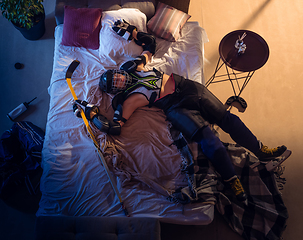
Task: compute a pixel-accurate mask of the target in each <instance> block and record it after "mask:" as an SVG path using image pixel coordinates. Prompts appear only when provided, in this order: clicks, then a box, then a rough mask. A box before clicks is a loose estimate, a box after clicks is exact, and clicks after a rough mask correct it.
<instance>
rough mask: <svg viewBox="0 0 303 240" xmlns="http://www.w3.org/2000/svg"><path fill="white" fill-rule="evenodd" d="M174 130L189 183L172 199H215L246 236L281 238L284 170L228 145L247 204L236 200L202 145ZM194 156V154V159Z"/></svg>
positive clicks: (284, 212) (265, 239) (267, 239)
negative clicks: (272, 169)
mask: <svg viewBox="0 0 303 240" xmlns="http://www.w3.org/2000/svg"><path fill="white" fill-rule="evenodd" d="M171 133H172V137H173V139H174V140H175V144H176V146H177V147H178V149H179V151H180V153H181V155H182V157H183V162H182V165H181V169H182V171H183V172H184V173H185V174H186V177H187V179H188V185H189V186H188V187H186V188H182V189H178V190H177V191H176V192H175V193H174V194H173V195H172V196H171V199H170V200H172V201H177V202H180V203H183V204H186V203H189V202H200V201H201V202H205V201H215V202H216V207H217V210H218V211H219V213H220V214H222V215H223V217H224V218H225V220H226V221H227V223H228V224H229V226H230V227H231V228H232V229H233V230H234V231H235V232H237V233H238V234H240V235H241V236H242V237H243V238H244V239H248V240H278V239H280V238H281V235H282V232H283V230H284V229H285V227H286V220H287V218H288V212H287V208H286V207H285V205H284V203H283V199H282V196H281V193H280V191H279V187H280V188H281V187H283V184H284V183H285V179H283V178H281V174H283V172H282V173H281V172H280V173H278V172H277V171H276V172H268V171H267V170H266V167H265V165H264V164H262V163H261V164H256V163H257V162H259V160H258V159H257V158H256V157H255V156H254V155H252V154H250V153H249V152H248V151H247V150H246V149H244V148H242V147H240V146H237V145H235V144H225V145H226V148H227V150H228V152H229V154H230V157H231V159H232V162H233V165H234V167H235V170H236V173H237V175H238V177H239V178H240V179H241V182H242V185H243V187H244V189H245V191H246V192H247V194H248V205H245V204H244V203H242V202H238V201H237V199H236V197H235V194H234V193H233V192H232V190H231V189H230V187H229V186H228V185H227V184H226V183H224V181H222V179H221V177H220V175H219V174H218V173H217V172H216V171H215V170H214V168H213V167H212V165H211V164H210V162H209V161H208V160H207V159H206V157H205V156H204V155H203V153H202V152H201V150H200V149H201V148H200V147H199V146H195V145H194V144H189V146H190V148H189V147H188V146H187V144H186V142H184V139H182V134H180V133H179V134H176V133H175V132H173V131H172V130H171ZM181 139H182V140H181ZM191 155H192V156H194V157H193V158H191ZM193 159H195V160H193ZM256 165H257V166H256ZM255 166H256V167H255Z"/></svg>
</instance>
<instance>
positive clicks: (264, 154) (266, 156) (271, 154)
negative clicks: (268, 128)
mask: <svg viewBox="0 0 303 240" xmlns="http://www.w3.org/2000/svg"><path fill="white" fill-rule="evenodd" d="M286 150H287V147H286V146H284V145H282V146H280V147H276V148H268V147H267V146H265V145H263V144H262V143H260V150H259V151H258V152H257V153H256V156H257V157H258V158H259V160H260V161H262V160H271V159H274V158H277V157H279V156H281V155H282V154H283V153H284V152H285V151H286Z"/></svg>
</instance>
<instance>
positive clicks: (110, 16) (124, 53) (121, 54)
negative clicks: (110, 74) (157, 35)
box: [99, 8, 146, 67]
mask: <svg viewBox="0 0 303 240" xmlns="http://www.w3.org/2000/svg"><path fill="white" fill-rule="evenodd" d="M121 19H124V20H125V21H127V22H128V23H130V24H131V25H135V26H136V27H137V30H138V31H140V32H146V15H145V14H144V13H142V12H141V11H139V10H138V9H132V8H123V9H120V10H116V11H104V12H103V13H102V19H101V24H102V27H101V30H100V47H99V55H100V58H101V61H102V62H105V61H106V63H107V65H111V67H119V65H120V64H121V63H123V62H125V61H127V60H129V58H133V57H136V56H138V55H140V54H141V53H142V51H143V49H142V47H140V46H138V45H137V44H136V43H135V42H134V40H131V41H128V40H125V39H123V38H122V37H120V36H119V35H118V34H117V33H116V32H115V31H114V30H113V29H112V27H113V25H114V22H115V21H117V20H121ZM110 63H111V64H110Z"/></svg>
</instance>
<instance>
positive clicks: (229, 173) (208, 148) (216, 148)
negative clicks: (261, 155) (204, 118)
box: [194, 126, 247, 201]
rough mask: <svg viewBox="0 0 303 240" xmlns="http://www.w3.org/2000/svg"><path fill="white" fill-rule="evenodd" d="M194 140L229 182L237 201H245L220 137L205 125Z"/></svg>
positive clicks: (240, 185) (243, 192)
mask: <svg viewBox="0 0 303 240" xmlns="http://www.w3.org/2000/svg"><path fill="white" fill-rule="evenodd" d="M194 140H195V141H196V142H197V143H198V144H199V145H200V146H201V149H202V151H203V153H204V155H205V156H206V157H207V158H208V159H209V160H210V161H211V163H212V164H213V166H214V168H215V169H216V171H217V172H218V173H219V174H220V175H221V177H222V178H223V180H224V181H225V182H228V183H229V184H230V186H231V188H232V190H233V191H234V193H235V195H236V197H237V199H238V200H239V201H246V199H247V195H246V193H245V190H244V189H243V186H242V184H241V182H240V180H239V178H238V177H237V175H236V172H235V169H234V166H233V165H232V162H231V159H230V157H229V155H228V152H227V150H226V148H225V146H224V145H223V144H222V142H221V141H220V139H219V138H218V137H217V136H215V134H214V133H213V132H212V130H211V129H210V128H209V127H208V126H207V127H204V128H202V129H200V131H199V132H197V133H196V134H195V137H194Z"/></svg>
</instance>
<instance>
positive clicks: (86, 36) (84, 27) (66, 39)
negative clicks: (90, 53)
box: [62, 6, 102, 49]
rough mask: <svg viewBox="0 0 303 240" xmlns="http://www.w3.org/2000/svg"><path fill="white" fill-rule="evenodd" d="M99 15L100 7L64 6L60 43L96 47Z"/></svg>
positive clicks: (99, 26)
mask: <svg viewBox="0 0 303 240" xmlns="http://www.w3.org/2000/svg"><path fill="white" fill-rule="evenodd" d="M101 15H102V9H100V8H74V7H71V6H64V27H63V34H62V44H63V45H65V46H74V47H84V48H90V49H98V48H99V32H100V29H101Z"/></svg>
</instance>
